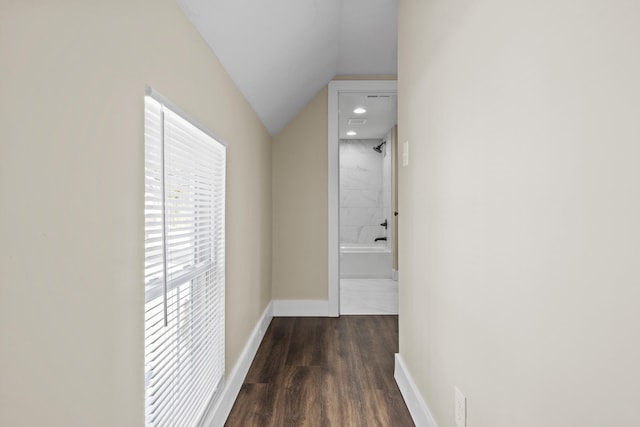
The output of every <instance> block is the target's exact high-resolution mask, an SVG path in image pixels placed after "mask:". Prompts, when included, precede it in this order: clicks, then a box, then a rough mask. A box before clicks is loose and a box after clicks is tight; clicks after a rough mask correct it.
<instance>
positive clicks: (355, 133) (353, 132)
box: [347, 130, 358, 136]
mask: <svg viewBox="0 0 640 427" xmlns="http://www.w3.org/2000/svg"><path fill="white" fill-rule="evenodd" d="M357 134H358V133H357V132H356V131H355V130H350V131H349V132H347V136H356V135H357Z"/></svg>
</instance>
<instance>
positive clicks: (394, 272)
mask: <svg viewBox="0 0 640 427" xmlns="http://www.w3.org/2000/svg"><path fill="white" fill-rule="evenodd" d="M391 279H392V280H395V281H396V282H397V281H398V270H396V269H395V268H392V269H391Z"/></svg>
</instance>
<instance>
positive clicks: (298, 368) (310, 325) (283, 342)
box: [226, 316, 414, 427]
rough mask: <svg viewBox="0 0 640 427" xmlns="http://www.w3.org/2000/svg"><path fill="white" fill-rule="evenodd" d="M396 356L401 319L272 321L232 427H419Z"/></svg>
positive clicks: (235, 409)
mask: <svg viewBox="0 0 640 427" xmlns="http://www.w3.org/2000/svg"><path fill="white" fill-rule="evenodd" d="M397 351H398V317H397V316H342V317H338V318H294V317H279V318H274V319H273V320H272V322H271V325H270V326H269V329H268V330H267V332H266V335H265V337H264V340H263V342H262V344H261V345H260V348H259V350H258V353H257V354H256V357H255V359H254V361H253V363H252V365H251V368H250V369H249V372H248V374H247V377H246V378H245V382H244V384H243V385H242V389H241V391H240V393H239V395H238V398H237V400H236V402H235V404H234V406H233V409H232V410H231V413H230V415H229V418H228V420H227V423H226V426H228V427H236V426H243V427H245V426H247V427H249V426H255V427H266V426H274V427H275V426H278V427H279V426H323V427H324V426H341V427H342V426H349V427H350V426H363V427H364V426H380V427H386V426H391V425H393V426H396V427H403V426H413V425H414V424H413V421H412V420H411V416H410V415H409V411H408V410H407V407H406V405H405V403H404V400H403V399H402V396H401V395H400V391H399V390H398V387H397V385H396V383H395V380H394V378H393V366H394V362H393V354H394V353H396V352H397Z"/></svg>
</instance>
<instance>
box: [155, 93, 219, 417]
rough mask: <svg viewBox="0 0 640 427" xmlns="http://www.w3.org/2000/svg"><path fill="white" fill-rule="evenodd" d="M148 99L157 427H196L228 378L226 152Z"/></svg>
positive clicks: (173, 111)
mask: <svg viewBox="0 0 640 427" xmlns="http://www.w3.org/2000/svg"><path fill="white" fill-rule="evenodd" d="M167 104H168V103H167V102H166V101H164V100H163V98H162V97H161V96H159V95H157V94H156V93H154V92H152V91H151V90H149V91H148V95H147V96H146V97H145V265H144V267H145V268H144V269H145V283H144V284H145V343H144V346H145V353H144V354H145V405H146V425H147V426H178V425H179V426H192V425H195V424H196V423H197V422H198V421H199V420H200V418H202V416H203V414H204V412H205V410H206V408H207V406H208V405H209V403H210V402H211V401H212V400H213V399H215V398H216V397H217V395H218V394H219V391H220V390H221V388H222V383H223V376H224V290H225V175H226V170H225V169H226V147H225V145H223V144H222V143H220V142H219V141H217V140H216V139H214V138H213V137H212V136H210V135H209V134H208V132H205V131H203V130H202V129H201V128H200V127H198V126H196V125H194V124H192V123H191V122H190V121H188V120H186V119H185V118H184V117H183V116H182V115H180V114H178V113H177V112H176V111H177V110H176V109H175V108H169V107H168V106H167Z"/></svg>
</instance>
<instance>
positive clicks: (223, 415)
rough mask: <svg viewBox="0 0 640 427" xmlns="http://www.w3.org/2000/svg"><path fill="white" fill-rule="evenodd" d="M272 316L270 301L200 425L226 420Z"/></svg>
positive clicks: (210, 425) (216, 426)
mask: <svg viewBox="0 0 640 427" xmlns="http://www.w3.org/2000/svg"><path fill="white" fill-rule="evenodd" d="M272 318H273V302H270V303H269V304H268V305H267V308H265V310H264V312H263V313H262V316H261V317H260V320H258V323H257V324H256V326H255V328H253V332H252V333H251V336H250V337H249V340H248V341H247V343H246V344H245V346H244V349H242V353H241V354H240V358H239V359H238V361H237V362H236V365H235V366H234V367H233V370H232V371H231V373H230V374H229V375H228V376H227V378H226V381H225V385H224V389H223V390H222V395H221V396H220V397H219V398H218V399H217V401H216V403H215V404H214V405H213V406H212V407H211V408H210V409H209V411H208V412H207V413H206V414H205V416H204V417H203V418H202V421H201V422H200V427H221V426H223V425H224V423H225V422H226V421H227V417H228V416H229V413H230V412H231V408H232V407H233V404H234V403H235V401H236V398H237V397H238V393H239V392H240V387H242V383H243V382H244V378H245V377H246V376H247V372H249V367H250V366H251V362H253V358H254V357H255V356H256V353H257V351H258V347H260V343H261V342H262V338H264V334H265V332H266V331H267V327H269V323H271V319H272Z"/></svg>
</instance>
